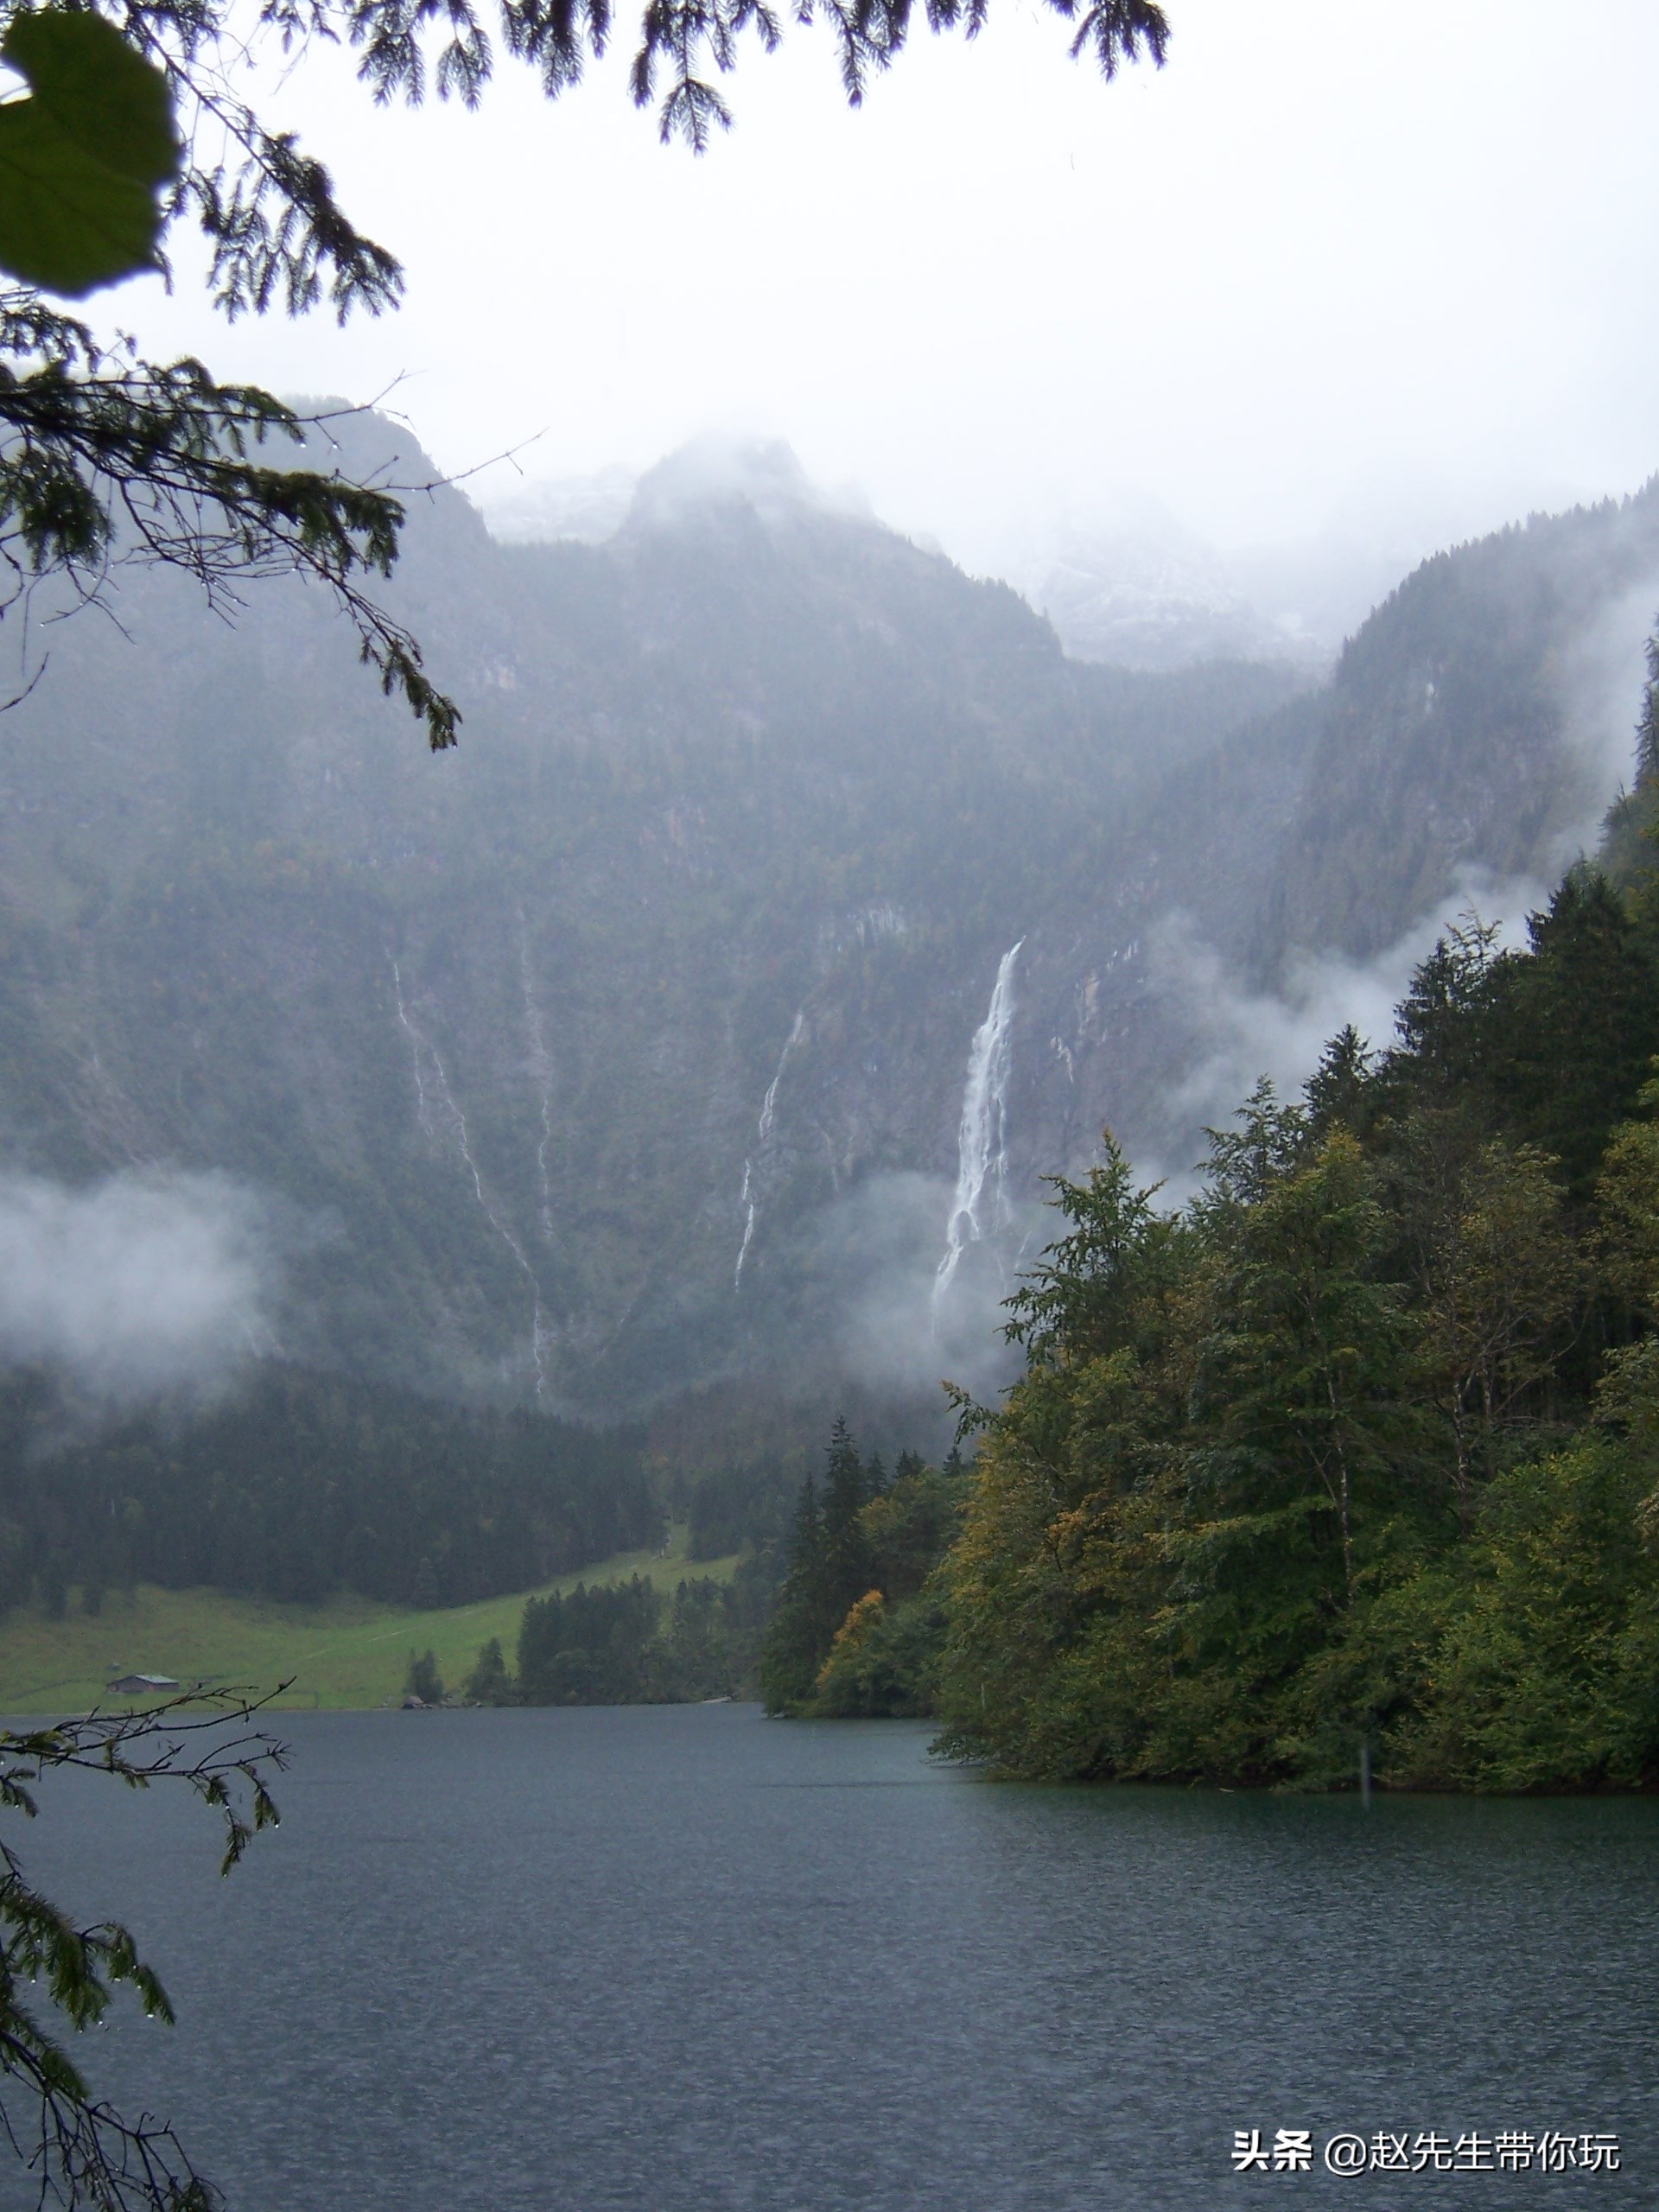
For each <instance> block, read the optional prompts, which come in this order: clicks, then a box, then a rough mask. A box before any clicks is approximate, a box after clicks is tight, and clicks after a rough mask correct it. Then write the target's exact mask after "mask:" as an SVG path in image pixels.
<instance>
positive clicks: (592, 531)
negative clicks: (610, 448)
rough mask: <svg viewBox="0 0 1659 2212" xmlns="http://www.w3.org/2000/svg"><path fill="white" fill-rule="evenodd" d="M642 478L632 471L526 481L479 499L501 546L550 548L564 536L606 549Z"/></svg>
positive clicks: (493, 534)
mask: <svg viewBox="0 0 1659 2212" xmlns="http://www.w3.org/2000/svg"><path fill="white" fill-rule="evenodd" d="M638 484H639V478H638V476H637V475H636V474H634V472H633V471H632V469H631V468H620V467H613V468H601V469H600V470H599V471H598V472H597V473H596V474H594V475H592V476H560V477H553V478H543V479H541V480H539V481H535V480H526V481H524V482H521V483H519V484H518V485H517V486H514V487H513V488H512V490H510V491H505V492H501V493H493V494H490V495H488V496H486V497H485V498H483V499H481V500H480V505H482V508H483V512H484V519H485V521H486V523H487V524H488V525H489V531H490V535H491V537H493V538H494V539H495V540H496V541H497V543H499V544H502V545H547V544H551V543H556V541H557V540H559V539H561V538H564V539H571V538H574V539H576V540H578V541H579V542H581V543H583V544H586V545H602V544H603V543H605V541H606V539H607V537H614V536H615V534H616V531H617V530H618V527H619V526H620V524H621V522H622V519H623V518H624V516H625V515H626V513H627V512H628V509H629V508H630V506H632V504H633V495H634V491H635V488H636V487H637V486H638Z"/></svg>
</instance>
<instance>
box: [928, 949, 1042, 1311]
mask: <svg viewBox="0 0 1659 2212" xmlns="http://www.w3.org/2000/svg"><path fill="white" fill-rule="evenodd" d="M1025 941H1026V940H1025V939H1024V938H1020V944H1015V945H1013V946H1011V947H1010V948H1009V950H1007V952H1005V953H1004V954H1003V956H1002V958H1001V962H1000V963H998V966H997V970H996V982H995V988H993V990H992V992H991V1003H990V1007H989V1010H988V1012H987V1014H986V1016H985V1019H984V1020H983V1021H982V1022H981V1024H980V1025H979V1027H978V1028H977V1029H976V1031H975V1032H974V1042H973V1049H972V1050H971V1051H970V1052H969V1055H968V1084H967V1088H966V1089H965V1090H963V1095H962V1124H961V1128H960V1129H959V1130H958V1132H957V1188H956V1195H955V1196H954V1198H952V1199H951V1202H950V1220H949V1221H948V1222H947V1223H946V1224H945V1230H944V1258H943V1259H942V1260H941V1261H940V1262H939V1264H938V1270H937V1271H936V1273H935V1274H934V1277H933V1305H934V1310H935V1312H936V1313H937V1311H938V1306H939V1302H940V1300H942V1299H943V1298H944V1294H945V1293H946V1291H948V1290H949V1289H950V1283H951V1279H952V1277H953V1276H954V1275H955V1274H956V1272H957V1265H958V1263H959V1262H960V1261H961V1258H962V1255H963V1252H964V1250H965V1249H967V1247H968V1246H969V1244H977V1243H982V1241H983V1239H984V1238H985V1236H987V1235H988V1234H989V1233H990V1232H991V1231H992V1230H997V1229H1000V1228H1001V1227H1003V1226H1004V1224H1006V1221H1007V1193H1006V1185H1007V1169H1008V1155H1007V1102H1008V1076H1009V1073H1010V1071H1011V1069H1012V1066H1013V1053H1012V1051H1011V1048H1010V1046H1009V1042H1008V1031H1009V1027H1010V1026H1011V1024H1012V1022H1013V1020H1014V963H1015V961H1016V960H1017V959H1018V958H1019V957H1020V945H1021V944H1024V943H1025ZM987 1202H988V1203H987Z"/></svg>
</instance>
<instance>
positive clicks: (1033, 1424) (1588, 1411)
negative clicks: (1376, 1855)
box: [931, 717, 1659, 1789]
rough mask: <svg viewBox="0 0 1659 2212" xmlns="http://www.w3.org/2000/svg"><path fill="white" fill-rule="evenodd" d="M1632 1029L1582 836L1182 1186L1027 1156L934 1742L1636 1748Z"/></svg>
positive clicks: (1657, 1254) (1639, 1592)
mask: <svg viewBox="0 0 1659 2212" xmlns="http://www.w3.org/2000/svg"><path fill="white" fill-rule="evenodd" d="M1649 719H1650V720H1651V717H1650V718H1649ZM1651 750H1652V746H1651V738H1650V734H1649V739H1648V741H1647V742H1646V743H1645V745H1644V767H1645V768H1646V769H1647V771H1648V774H1649V779H1650V778H1651V773H1652V770H1653V767H1654V766H1655V763H1654V762H1652V761H1651V760H1648V759H1647V758H1646V754H1647V753H1649V752H1650V751H1651ZM1629 813H1630V810H1626V817H1624V819H1623V821H1622V825H1620V824H1616V829H1618V828H1620V827H1621V826H1622V828H1623V829H1624V830H1625V831H1628V832H1630V835H1631V836H1634V831H1633V830H1632V829H1631V826H1630V820H1629V818H1628V817H1629ZM1656 1053H1659V899H1656V896H1655V893H1654V890H1653V887H1652V884H1651V880H1649V879H1644V878H1641V877H1637V878H1635V879H1633V880H1625V881H1624V882H1623V883H1621V882H1619V881H1618V880H1615V879H1614V878H1613V877H1611V876H1610V875H1609V874H1604V873H1602V872H1599V871H1598V870H1596V869H1592V868H1578V869H1576V870H1574V871H1573V874H1570V875H1569V876H1568V878H1567V880H1566V881H1565V882H1564V883H1563V884H1562V886H1561V887H1560V890H1559V891H1558V892H1557V893H1556V894H1555V896H1554V899H1553V900H1552V901H1551V903H1550V906H1549V907H1548V911H1547V912H1543V913H1541V914H1540V915H1537V916H1535V917H1534V918H1533V922H1532V925H1531V942H1530V945H1529V948H1528V949H1526V950H1518V951H1510V952H1501V951H1498V950H1497V949H1496V946H1495V942H1494V934H1493V932H1492V931H1491V930H1489V929H1487V928H1485V927H1484V926H1482V925H1479V924H1478V923H1475V922H1473V921H1471V922H1469V923H1468V924H1467V925H1465V926H1464V927H1462V928H1460V929H1459V930H1456V931H1452V933H1451V934H1450V935H1449V936H1448V937H1447V938H1445V939H1444V940H1443V941H1442V942H1441V943H1440V944H1439V945H1438V946H1437V948H1436V950H1434V952H1433V955H1432V956H1431V957H1430V958H1429V959H1428V960H1427V962H1425V963H1424V964H1423V965H1422V967H1421V969H1419V970H1418V972H1417V975H1416V976H1415V978H1414V982H1413V985H1412V988H1411V991H1410V994H1409V995H1408V998H1407V1000H1406V1001H1405V1003H1404V1005H1403V1006H1402V1008H1401V1010H1400V1013H1399V1016H1398V1022H1397V1033H1396V1039H1395V1043H1394V1045H1393V1046H1392V1048H1391V1049H1389V1050H1387V1051H1385V1052H1383V1053H1381V1054H1380V1055H1378V1056H1373V1055H1372V1054H1371V1053H1370V1052H1369V1051H1368V1050H1367V1049H1366V1047H1365V1046H1363V1044H1362V1042H1361V1040H1360V1039H1358V1038H1357V1036H1356V1035H1355V1034H1354V1033H1353V1032H1352V1031H1351V1030H1349V1031H1345V1032H1344V1033H1343V1034H1342V1035H1340V1036H1339V1037H1338V1038H1337V1039H1335V1040H1334V1041H1333V1043H1332V1045H1331V1046H1330V1047H1329V1048H1328V1049H1327V1051H1326V1053H1325V1058H1324V1061H1323V1063H1322V1065H1321V1066H1320V1068H1319V1071H1318V1072H1317V1073H1316V1074H1315V1076H1314V1077H1313V1079H1312V1081H1311V1082H1310V1083H1309V1084H1308V1085H1307V1088H1306V1095H1305V1096H1304V1097H1303V1098H1302V1099H1301V1100H1300V1101H1298V1102H1295V1103H1286V1102H1283V1101H1281V1100H1280V1099H1279V1098H1278V1097H1276V1096H1274V1092H1273V1090H1272V1089H1271V1087H1270V1086H1269V1085H1267V1084H1262V1086H1261V1087H1260V1088H1259V1089H1258V1090H1257V1091H1256V1092H1255V1096H1253V1097H1252V1098H1251V1099H1250V1100H1249V1103H1247V1104H1246V1105H1245V1106H1244V1107H1243V1109H1241V1111H1240V1113H1239V1115H1238V1116H1237V1117H1236V1127H1235V1128H1232V1129H1230V1130H1228V1131H1225V1132H1223V1133H1218V1134H1216V1135H1214V1139H1213V1145H1212V1149H1211V1156H1210V1160H1209V1162H1208V1170H1207V1175H1206V1178H1205V1184H1204V1186H1203V1188H1202V1189H1201V1191H1200V1192H1199V1194H1198V1196H1197V1197H1196V1198H1193V1199H1192V1202H1191V1203H1190V1204H1188V1205H1185V1207H1183V1208H1181V1209H1180V1210H1179V1211H1168V1210H1165V1209H1161V1208H1160V1206H1159V1205H1158V1204H1157V1203H1156V1202H1155V1196H1156V1194H1155V1193H1154V1192H1150V1191H1146V1190H1141V1189H1138V1188H1137V1187H1136V1185H1135V1181H1134V1179H1133V1178H1132V1176H1131V1174H1130V1172H1129V1169H1128V1165H1127V1163H1126V1161H1125V1160H1124V1159H1123V1158H1122V1154H1120V1153H1119V1152H1118V1151H1117V1150H1116V1148H1115V1147H1113V1146H1112V1145H1111V1143H1110V1141H1108V1143H1107V1146H1106V1154H1105V1158H1104V1160H1103V1163H1102V1164H1101V1165H1100V1166H1096V1168H1094V1169H1093V1170H1092V1171H1091V1172H1090V1173H1089V1174H1088V1175H1087V1176H1086V1177H1085V1178H1084V1179H1082V1180H1081V1181H1078V1182H1071V1181H1069V1180H1064V1179H1062V1180H1060V1181H1058V1183H1057V1185H1056V1203H1057V1205H1058V1208H1059V1209H1060V1211H1061V1212H1062V1214H1063V1216H1064V1217H1065V1234H1064V1235H1063V1236H1061V1237H1060V1238H1059V1239H1058V1242H1057V1243H1055V1244H1054V1245H1052V1247H1051V1248H1050V1249H1049V1250H1048V1252H1047V1253H1046V1255H1045V1257H1044V1260H1043V1262H1042V1264H1041V1266H1040V1267H1039V1268H1038V1269H1037V1271H1036V1272H1035V1273H1034V1274H1033V1275H1032V1276H1030V1277H1029V1278H1028V1279H1027V1281H1026V1282H1025V1284H1024V1285H1023V1287H1022V1288H1021V1290H1020V1294H1019V1295H1018V1296H1017V1297H1016V1298H1015V1299H1014V1300H1013V1301H1012V1306H1011V1319H1010V1323H1009V1328H1008V1333H1009V1335H1010V1337H1011V1338H1013V1339H1014V1341H1015V1342H1017V1343H1019V1344H1020V1345H1022V1346H1023V1348H1024V1350H1025V1352H1026V1355H1027V1366H1026V1370H1025V1373H1024V1375H1023V1376H1022V1377H1021V1379H1020V1382H1019V1383H1017V1384H1016V1386H1015V1387H1014V1389H1013V1390H1012V1391H1011V1392H1010V1393H1009V1394H1008V1396H1007V1400H1006V1402H1005V1403H1004V1405H1003V1406H1002V1407H1001V1408H1000V1409H999V1410H998V1411H996V1412H995V1413H994V1414H986V1415H985V1416H984V1417H983V1430H982V1438H981V1443H980V1449H979V1453H978V1458H977V1460H976V1470H975V1477H974V1481H973V1484H972V1490H971V1495H970V1497H969V1503H968V1506H967V1510H966V1516H965V1521H964V1525H963V1533H962V1535H961V1536H960V1538H959V1540H958V1541H957V1544H956V1546H955V1548H953V1550H952V1552H951V1554H950V1558H949V1560H948V1561H947V1562H946V1565H945V1567H944V1569H943V1570H942V1573H941V1577H940V1585H941V1602H942V1606H943V1610H944V1620H945V1626H944V1633H943V1636H942V1637H941V1641H940V1644H939V1647H938V1652H937V1654H936V1656H935V1657H934V1658H933V1660H932V1662H931V1664H932V1666H933V1669H934V1672H935V1677H936V1679H937V1681H938V1696H939V1709H940V1710H941V1712H942V1713H943V1715H944V1720H945V1723H946V1737H945V1740H946V1742H947V1743H948V1744H949V1745H950V1746H951V1747H953V1748H954V1749H955V1750H957V1751H959V1752H961V1753H963V1754H967V1755H969V1756H976V1757H982V1758H988V1759H989V1760H991V1761H992V1762H994V1763H995V1764H998V1765H1000V1766H1001V1767H1002V1768H1004V1769H1006V1770H1011V1771H1014V1772H1019V1773H1024V1774H1033V1775H1045V1776H1056V1777H1109V1776H1116V1777H1128V1776H1141V1777H1194V1778H1207V1779H1226V1780H1236V1781H1241V1782H1254V1783H1273V1782H1286V1781H1298V1782H1301V1783H1314V1784H1318V1783H1339V1782H1340V1781H1342V1780H1343V1779H1344V1778H1347V1777H1351V1776H1352V1774H1353V1773H1354V1770H1355V1768H1356V1764H1357V1759H1358V1758H1359V1756H1360V1752H1361V1749H1362V1746H1363V1747H1365V1748H1367V1749H1368V1750H1369V1752H1370V1757H1371V1758H1372V1759H1373V1760H1374V1762H1375V1764H1376V1770H1377V1771H1378V1772H1379V1774H1380V1775H1381V1776H1382V1777H1383V1778H1384V1779H1387V1780H1392V1781H1395V1782H1396V1783H1401V1784H1404V1785H1416V1786H1423V1787H1445V1788H1481V1789H1564V1788H1566V1789H1572V1788H1596V1787H1610V1786H1611V1787H1624V1788H1630V1787H1641V1786H1645V1785H1649V1784H1651V1783H1653V1782H1655V1781H1656V1780H1659V1550H1656V1538H1659V1333H1655V1322H1656V1319H1659V1082H1656V1081H1655V1080H1654V1070H1655V1067H1656V1065H1659V1064H1656V1061H1655V1057H1654V1056H1655V1055H1656Z"/></svg>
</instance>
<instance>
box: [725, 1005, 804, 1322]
mask: <svg viewBox="0 0 1659 2212" xmlns="http://www.w3.org/2000/svg"><path fill="white" fill-rule="evenodd" d="M805 1028H806V1008H805V1007H798V1008H797V1010H796V1014H795V1020H794V1023H793V1026H792V1027H791V1030H790V1033H789V1034H788V1036H787V1037H786V1038H785V1039H784V1049H783V1051H782V1052H780V1053H779V1055H778V1065H777V1068H776V1070H775V1071H774V1072H773V1075H772V1081H771V1082H770V1083H769V1084H767V1085H766V1096H765V1097H764V1098H763V1099H762V1100H761V1102H760V1122H759V1123H758V1124H757V1129H758V1133H759V1135H760V1157H761V1158H763V1159H764V1157H765V1155H766V1151H767V1149H768V1148H769V1147H770V1146H771V1143H772V1130H773V1129H774V1128H776V1127H777V1122H778V1086H779V1084H780V1083H781V1082H782V1081H783V1079H784V1070H785V1068H786V1067H787V1066H788V1065H789V1056H790V1054H791V1052H793V1051H794V1049H795V1047H796V1046H798V1044H799V1043H800V1041H801V1038H802V1035H803V1034H804V1031H805ZM753 1193H754V1171H753V1167H752V1166H751V1164H750V1162H749V1161H748V1160H745V1161H744V1163H743V1188H742V1190H741V1192H739V1194H738V1200H737V1202H738V1204H739V1205H741V1206H743V1207H746V1208H747V1217H746V1218H745V1220H744V1224H743V1242H742V1243H741V1244H740V1245H739V1246H738V1248H737V1265H736V1267H735V1268H734V1269H733V1271H732V1289H733V1291H734V1293H735V1292H737V1291H739V1290H741V1288H742V1287H743V1262H745V1260H747V1258H748V1256H749V1247H750V1245H751V1244H752V1243H753V1242H754V1216H755V1198H754V1195H753Z"/></svg>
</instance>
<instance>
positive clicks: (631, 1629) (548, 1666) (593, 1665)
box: [410, 1552, 775, 1705]
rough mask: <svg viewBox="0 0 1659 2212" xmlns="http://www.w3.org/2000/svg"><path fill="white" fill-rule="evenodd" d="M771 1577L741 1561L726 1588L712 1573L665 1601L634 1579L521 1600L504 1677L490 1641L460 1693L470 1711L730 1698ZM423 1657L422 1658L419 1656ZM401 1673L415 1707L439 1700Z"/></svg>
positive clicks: (741, 1680)
mask: <svg viewBox="0 0 1659 2212" xmlns="http://www.w3.org/2000/svg"><path fill="white" fill-rule="evenodd" d="M774 1580H775V1576H774V1574H773V1573H772V1565H771V1555H770V1554H767V1553H760V1554H757V1553H753V1552H751V1553H749V1554H747V1555H746V1556H745V1557H744V1558H743V1559H741V1560H740V1561H739V1563H738V1567H737V1570H736V1572H735V1573H734V1575H733V1576H732V1578H731V1580H729V1581H728V1582H719V1581H716V1580H715V1579H714V1577H713V1576H712V1575H702V1576H699V1577H698V1578H696V1580H690V1581H683V1582H681V1583H679V1584H678V1585H677V1587H676V1589H675V1592H674V1595H673V1596H672V1598H664V1595H663V1593H662V1592H660V1591H658V1590H657V1589H656V1588H654V1587H653V1586H652V1584H651V1583H650V1582H648V1581H646V1580H645V1577H644V1576H643V1575H638V1574H636V1575H634V1576H632V1577H631V1578H630V1580H628V1581H626V1582H624V1583H618V1584H614V1585H613V1586H609V1587H601V1586H595V1587H594V1588H592V1589H589V1588H588V1586H586V1585H585V1584H584V1583H581V1582H578V1583H577V1585H576V1586H575V1589H574V1590H571V1591H568V1592H559V1591H554V1592H550V1595H549V1596H547V1597H545V1598H531V1599H529V1600H528V1602H527V1603H526V1605H525V1606H524V1618H523V1620H522V1622H521V1623H520V1625H519V1630H518V1672H517V1673H516V1674H512V1673H510V1672H509V1671H508V1668H507V1664H506V1661H505V1657H504V1656H503V1654H502V1650H501V1646H500V1644H499V1642H498V1641H497V1639H496V1638H495V1637H491V1639H490V1641H489V1642H488V1643H486V1644H485V1646H484V1647H483V1649H481V1650H480V1653H479V1655H478V1662H477V1664H476V1665H475V1666H474V1669H473V1672H472V1675H470V1677H469V1678H468V1680H467V1683H466V1684H465V1686H464V1689H463V1695H464V1696H466V1697H467V1699H469V1700H471V1701H472V1702H473V1703H474V1704H477V1705H676V1704H683V1703H685V1702H686V1701H687V1700H695V1699H699V1698H725V1697H732V1696H734V1695H736V1694H738V1693H739V1692H740V1691H741V1689H743V1688H744V1687H745V1685H746V1684H747V1681H748V1680H749V1678H750V1676H751V1675H753V1669H754V1663H755V1659H756V1656H757V1654H758V1652H759V1649H760V1636H761V1631H762V1630H763V1628H764V1626H765V1624H766V1616H767V1613H768V1611H769V1610H770V1607H771V1603H772V1587H773V1583H774ZM428 1656H430V1655H428ZM421 1663H423V1662H416V1663H415V1665H414V1666H412V1667H411V1670H410V1688H411V1690H413V1691H414V1692H415V1693H416V1694H418V1695H419V1696H420V1697H421V1698H422V1700H423V1702H425V1703H431V1702H433V1701H434V1700H433V1698H432V1696H431V1695H430V1694H429V1693H430V1692H431V1691H432V1690H433V1689H434V1688H436V1689H437V1691H438V1694H440V1695H441V1694H442V1684H438V1683H436V1682H435V1679H433V1678H429V1679H428V1680H427V1681H425V1683H424V1685H423V1683H422V1682H421V1681H417V1680H416V1669H417V1668H418V1667H419V1666H420V1664H421Z"/></svg>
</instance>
